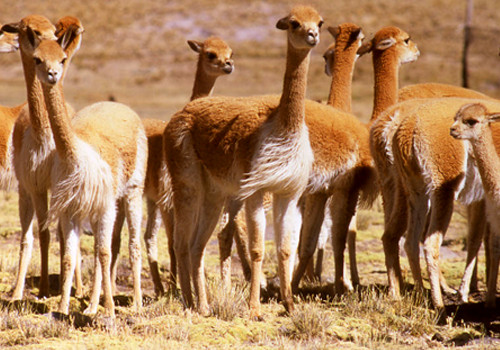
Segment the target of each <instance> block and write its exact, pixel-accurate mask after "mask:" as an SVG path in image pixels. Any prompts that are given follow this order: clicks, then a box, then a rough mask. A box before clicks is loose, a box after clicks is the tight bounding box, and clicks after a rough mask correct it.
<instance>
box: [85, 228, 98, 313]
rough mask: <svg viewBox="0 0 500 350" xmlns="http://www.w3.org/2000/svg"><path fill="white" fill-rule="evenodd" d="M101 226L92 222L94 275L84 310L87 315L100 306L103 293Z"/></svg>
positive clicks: (94, 311)
mask: <svg viewBox="0 0 500 350" xmlns="http://www.w3.org/2000/svg"><path fill="white" fill-rule="evenodd" d="M100 230H101V228H100V227H99V226H98V225H96V224H94V223H93V224H92V231H93V232H94V275H93V276H92V291H91V293H90V302H89V306H87V308H86V309H85V310H84V311H83V313H84V314H86V315H94V314H95V313H96V312H97V308H98V306H99V296H100V294H101V285H102V267H101V264H100V262H99V236H100V235H101V231H100Z"/></svg>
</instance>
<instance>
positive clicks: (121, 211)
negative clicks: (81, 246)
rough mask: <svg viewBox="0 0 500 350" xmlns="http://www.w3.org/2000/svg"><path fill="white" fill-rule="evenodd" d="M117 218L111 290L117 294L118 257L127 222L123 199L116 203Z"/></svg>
mask: <svg viewBox="0 0 500 350" xmlns="http://www.w3.org/2000/svg"><path fill="white" fill-rule="evenodd" d="M116 208H117V211H116V220H115V224H114V226H113V238H112V240H111V290H112V293H113V295H116V294H117V291H118V290H117V288H116V278H117V276H118V258H119V257H120V246H121V242H122V228H123V223H124V222H125V208H124V203H123V201H118V202H117V203H116Z"/></svg>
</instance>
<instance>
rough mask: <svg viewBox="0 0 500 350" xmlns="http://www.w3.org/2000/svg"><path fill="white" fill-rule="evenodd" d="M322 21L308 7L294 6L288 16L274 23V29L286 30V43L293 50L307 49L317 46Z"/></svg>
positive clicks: (314, 11)
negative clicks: (287, 33)
mask: <svg viewBox="0 0 500 350" xmlns="http://www.w3.org/2000/svg"><path fill="white" fill-rule="evenodd" d="M322 25H323V19H322V18H321V16H320V15H319V14H318V12H317V11H316V10H315V9H314V8H312V7H309V6H295V7H294V8H293V9H292V10H291V11H290V14H289V15H288V16H286V17H283V18H282V19H280V20H279V21H278V23H276V28H278V29H281V30H288V31H289V35H288V42H289V43H290V44H291V45H292V46H293V47H294V48H295V49H307V50H310V49H311V48H312V47H314V46H316V45H318V44H319V31H320V28H321V26H322Z"/></svg>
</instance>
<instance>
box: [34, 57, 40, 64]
mask: <svg viewBox="0 0 500 350" xmlns="http://www.w3.org/2000/svg"><path fill="white" fill-rule="evenodd" d="M34 60H35V64H41V63H42V60H41V59H39V58H38V57H35V58H34Z"/></svg>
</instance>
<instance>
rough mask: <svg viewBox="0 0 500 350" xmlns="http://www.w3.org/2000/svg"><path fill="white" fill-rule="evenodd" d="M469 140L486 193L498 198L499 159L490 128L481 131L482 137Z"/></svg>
mask: <svg viewBox="0 0 500 350" xmlns="http://www.w3.org/2000/svg"><path fill="white" fill-rule="evenodd" d="M470 142H471V144H472V149H473V150H474V157H475V160H476V163H477V167H478V169H479V173H480V174H481V179H482V182H483V186H484V189H485V191H486V193H487V194H488V195H490V196H491V197H492V198H493V199H496V200H500V159H499V158H498V154H497V151H496V149H495V145H494V141H493V136H492V134H491V129H489V130H487V131H486V132H485V133H483V135H482V137H480V138H478V139H474V140H470Z"/></svg>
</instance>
